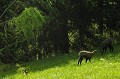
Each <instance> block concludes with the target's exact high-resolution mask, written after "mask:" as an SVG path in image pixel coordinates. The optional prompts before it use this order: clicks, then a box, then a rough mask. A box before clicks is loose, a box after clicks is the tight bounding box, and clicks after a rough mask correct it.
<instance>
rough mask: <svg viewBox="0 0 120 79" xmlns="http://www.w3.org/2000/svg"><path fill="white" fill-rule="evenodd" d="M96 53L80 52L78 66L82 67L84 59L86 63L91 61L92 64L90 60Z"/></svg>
mask: <svg viewBox="0 0 120 79" xmlns="http://www.w3.org/2000/svg"><path fill="white" fill-rule="evenodd" d="M95 52H96V50H94V51H92V52H90V51H80V52H79V59H78V64H79V63H80V65H81V63H82V60H83V58H85V59H86V62H87V60H89V61H90V62H91V60H90V59H91V58H92V56H93V55H94V54H95Z"/></svg>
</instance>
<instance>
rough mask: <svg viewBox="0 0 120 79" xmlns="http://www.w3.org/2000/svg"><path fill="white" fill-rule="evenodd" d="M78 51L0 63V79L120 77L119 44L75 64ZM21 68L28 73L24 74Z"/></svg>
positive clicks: (103, 78) (98, 78)
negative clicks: (32, 59)
mask: <svg viewBox="0 0 120 79" xmlns="http://www.w3.org/2000/svg"><path fill="white" fill-rule="evenodd" d="M77 60H78V52H72V53H70V54H68V55H57V56H55V57H51V58H44V59H41V60H34V61H31V62H27V63H21V64H16V65H12V64H11V65H10V64H9V65H3V64H1V65H0V79H120V46H116V47H115V49H114V52H113V53H110V52H109V51H108V52H107V53H106V54H104V55H102V56H101V55H99V53H97V54H96V55H95V56H94V57H93V58H92V60H91V62H87V63H85V60H83V61H82V65H81V66H80V65H78V64H77ZM23 68H27V70H28V74H27V75H24V74H23V72H22V69H23Z"/></svg>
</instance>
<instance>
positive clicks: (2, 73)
mask: <svg viewBox="0 0 120 79" xmlns="http://www.w3.org/2000/svg"><path fill="white" fill-rule="evenodd" d="M76 59H78V54H77V53H70V54H68V55H58V56H55V57H50V58H44V59H40V60H34V61H31V62H24V63H22V64H20V66H19V67H18V66H16V65H13V64H11V65H10V64H9V65H3V66H0V69H1V70H0V79H2V78H5V77H9V76H11V75H14V74H16V73H18V72H17V71H18V70H19V69H20V67H24V68H27V69H28V72H37V71H44V70H47V69H49V68H54V67H62V66H65V65H67V64H69V61H72V60H73V61H74V60H76ZM76 64H77V62H76ZM18 74H19V73H18ZM20 74H21V75H22V73H20Z"/></svg>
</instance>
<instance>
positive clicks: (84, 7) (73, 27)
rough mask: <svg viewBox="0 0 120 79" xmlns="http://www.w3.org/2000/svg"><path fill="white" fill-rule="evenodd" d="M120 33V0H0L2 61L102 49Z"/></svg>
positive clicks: (26, 59) (0, 47)
mask: <svg viewBox="0 0 120 79" xmlns="http://www.w3.org/2000/svg"><path fill="white" fill-rule="evenodd" d="M119 36H120V1H119V0H0V61H1V62H2V63H17V62H23V61H31V60H34V59H36V58H38V59H41V58H44V57H50V56H52V55H56V54H69V53H70V52H71V51H79V50H82V49H85V50H94V49H96V48H98V49H100V46H101V42H102V41H103V40H104V39H106V38H109V37H111V38H112V39H113V44H114V45H115V44H119V42H120V37H119Z"/></svg>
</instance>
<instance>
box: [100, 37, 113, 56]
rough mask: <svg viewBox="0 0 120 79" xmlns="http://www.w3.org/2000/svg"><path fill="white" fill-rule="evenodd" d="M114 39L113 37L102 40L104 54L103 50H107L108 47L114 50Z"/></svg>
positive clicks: (111, 50)
mask: <svg viewBox="0 0 120 79" xmlns="http://www.w3.org/2000/svg"><path fill="white" fill-rule="evenodd" d="M112 43H113V40H112V38H107V39H105V40H104V41H102V43H101V53H102V54H103V52H106V51H107V48H109V49H110V52H113V45H112Z"/></svg>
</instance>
